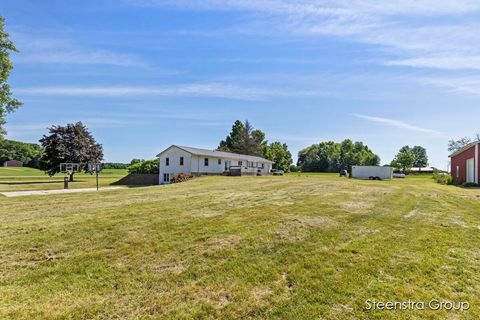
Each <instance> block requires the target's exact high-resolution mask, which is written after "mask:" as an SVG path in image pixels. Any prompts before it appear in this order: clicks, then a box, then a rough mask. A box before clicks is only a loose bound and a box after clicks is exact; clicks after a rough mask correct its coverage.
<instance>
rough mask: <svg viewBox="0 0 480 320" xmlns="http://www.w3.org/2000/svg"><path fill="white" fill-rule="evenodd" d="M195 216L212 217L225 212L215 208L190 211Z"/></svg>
mask: <svg viewBox="0 0 480 320" xmlns="http://www.w3.org/2000/svg"><path fill="white" fill-rule="evenodd" d="M188 214H189V215H191V216H193V217H203V218H211V217H217V216H221V215H223V214H225V211H224V210H214V209H196V210H192V211H190V212H189V213H188Z"/></svg>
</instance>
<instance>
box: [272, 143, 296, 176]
mask: <svg viewBox="0 0 480 320" xmlns="http://www.w3.org/2000/svg"><path fill="white" fill-rule="evenodd" d="M265 157H266V158H267V159H268V160H271V161H273V165H272V167H273V169H277V170H283V171H285V172H288V171H289V170H290V166H291V165H292V163H293V160H292V154H291V153H290V151H288V146H287V144H285V143H281V142H272V143H271V144H270V145H268V146H267V148H266V151H265Z"/></svg>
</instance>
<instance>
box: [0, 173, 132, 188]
mask: <svg viewBox="0 0 480 320" xmlns="http://www.w3.org/2000/svg"><path fill="white" fill-rule="evenodd" d="M126 174H127V170H122V169H104V170H102V171H101V173H100V175H99V185H100V186H102V187H104V186H110V184H111V183H113V182H116V181H118V180H119V179H120V178H122V177H123V176H125V175H126ZM63 177H64V174H62V173H59V174H56V175H55V176H53V177H49V176H48V175H46V174H45V173H44V172H43V171H40V170H37V169H32V168H27V167H20V168H14V167H11V168H8V167H7V168H6V167H0V192H4V191H27V190H51V189H63ZM74 177H75V179H74V180H75V181H74V182H71V183H70V184H69V188H71V189H77V188H93V187H95V186H96V177H95V175H90V174H85V173H76V174H75V175H74Z"/></svg>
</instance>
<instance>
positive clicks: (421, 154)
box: [411, 146, 428, 168]
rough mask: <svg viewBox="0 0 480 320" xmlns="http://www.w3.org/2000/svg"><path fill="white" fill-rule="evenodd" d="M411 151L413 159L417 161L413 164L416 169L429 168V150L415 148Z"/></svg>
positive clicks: (419, 147)
mask: <svg viewBox="0 0 480 320" xmlns="http://www.w3.org/2000/svg"><path fill="white" fill-rule="evenodd" d="M411 151H412V154H413V157H414V158H415V161H414V163H413V166H414V167H416V168H425V167H426V166H428V155H427V149H425V148H424V147H421V146H414V147H413V148H412V150H411Z"/></svg>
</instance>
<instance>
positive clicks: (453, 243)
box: [0, 174, 480, 320]
mask: <svg viewBox="0 0 480 320" xmlns="http://www.w3.org/2000/svg"><path fill="white" fill-rule="evenodd" d="M479 199H480V191H479V190H465V189H460V188H455V187H451V186H444V185H440V184H437V183H435V181H433V179H403V180H392V181H361V180H354V179H345V178H339V177H336V176H331V175H307V174H301V175H297V174H292V175H286V176H283V177H281V176H275V177H273V176H269V177H202V178H197V179H193V180H191V181H189V182H185V183H180V184H175V185H168V186H154V187H147V188H132V189H121V190H114V191H105V192H103V193H98V194H97V193H85V194H80V193H78V194H63V195H52V196H36V197H35V196H29V197H19V198H3V197H0V239H1V241H0V259H1V261H0V262H1V264H0V265H1V269H0V319H52V318H54V319H339V320H344V319H478V318H480V309H479V307H480V250H479V248H480V232H479V228H480V222H479V213H480V200H479ZM368 299H375V300H377V301H408V300H412V301H426V302H428V301H429V300H431V299H439V300H442V301H454V302H460V301H468V302H469V303H470V305H471V309H470V310H468V311H466V312H457V311H446V310H440V311H433V310H423V311H422V310H410V311H399V310H397V311H373V310H370V311H368V310H366V300H368Z"/></svg>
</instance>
